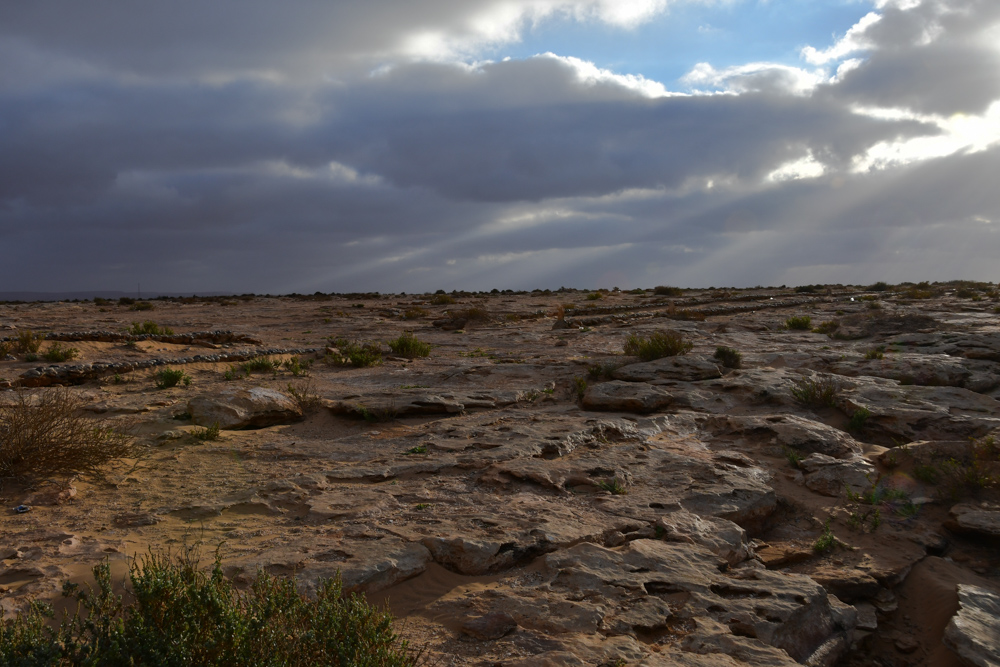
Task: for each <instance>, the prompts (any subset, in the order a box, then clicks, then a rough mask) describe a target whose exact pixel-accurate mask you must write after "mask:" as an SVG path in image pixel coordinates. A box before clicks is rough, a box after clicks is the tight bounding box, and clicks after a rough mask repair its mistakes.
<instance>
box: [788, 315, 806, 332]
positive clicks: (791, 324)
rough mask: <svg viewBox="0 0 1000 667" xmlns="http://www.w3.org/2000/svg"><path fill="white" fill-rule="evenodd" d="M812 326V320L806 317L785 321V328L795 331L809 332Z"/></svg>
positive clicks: (790, 318) (800, 316)
mask: <svg viewBox="0 0 1000 667" xmlns="http://www.w3.org/2000/svg"><path fill="white" fill-rule="evenodd" d="M811 326H812V318H811V317H809V316H808V315H798V316H796V317H789V318H788V319H787V320H785V328H786V329H792V330H795V331H809V328H810V327H811Z"/></svg>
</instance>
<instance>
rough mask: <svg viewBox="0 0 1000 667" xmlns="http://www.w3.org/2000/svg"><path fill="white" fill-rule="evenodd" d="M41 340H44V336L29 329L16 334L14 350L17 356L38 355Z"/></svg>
mask: <svg viewBox="0 0 1000 667" xmlns="http://www.w3.org/2000/svg"><path fill="white" fill-rule="evenodd" d="M43 340H45V334H36V333H35V332H33V331H31V329H28V330H26V331H22V332H20V333H18V334H17V341H16V344H15V346H14V348H15V349H16V350H17V352H18V354H38V350H39V349H41V347H42V341H43Z"/></svg>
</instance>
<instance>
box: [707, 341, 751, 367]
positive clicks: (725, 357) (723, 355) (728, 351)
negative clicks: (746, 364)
mask: <svg viewBox="0 0 1000 667" xmlns="http://www.w3.org/2000/svg"><path fill="white" fill-rule="evenodd" d="M712 357H713V358H714V359H718V360H719V363H721V364H722V365H723V366H725V367H726V368H739V367H740V366H742V365H743V354H742V353H740V352H739V351H738V350H736V349H735V348H732V347H726V346H724V345H720V346H719V347H717V348H715V354H713V355H712Z"/></svg>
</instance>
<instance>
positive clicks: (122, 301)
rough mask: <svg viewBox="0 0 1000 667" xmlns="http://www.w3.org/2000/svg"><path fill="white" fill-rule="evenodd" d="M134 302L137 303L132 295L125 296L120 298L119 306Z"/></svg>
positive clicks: (129, 304)
mask: <svg viewBox="0 0 1000 667" xmlns="http://www.w3.org/2000/svg"><path fill="white" fill-rule="evenodd" d="M133 303H135V299H133V298H132V297H130V296H123V297H121V298H120V299H118V305H119V306H131V305H132V304H133Z"/></svg>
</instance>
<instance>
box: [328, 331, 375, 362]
mask: <svg viewBox="0 0 1000 667" xmlns="http://www.w3.org/2000/svg"><path fill="white" fill-rule="evenodd" d="M332 343H333V346H334V347H335V348H337V351H338V352H339V354H327V355H326V357H324V361H325V362H326V363H328V364H332V365H334V366H356V367H358V368H366V367H368V366H378V365H379V364H381V363H382V348H381V347H380V346H379V344H378V343H359V342H356V341H349V340H347V339H345V338H337V339H336V340H334V341H332Z"/></svg>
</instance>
